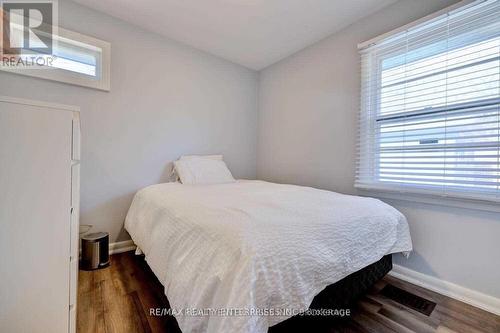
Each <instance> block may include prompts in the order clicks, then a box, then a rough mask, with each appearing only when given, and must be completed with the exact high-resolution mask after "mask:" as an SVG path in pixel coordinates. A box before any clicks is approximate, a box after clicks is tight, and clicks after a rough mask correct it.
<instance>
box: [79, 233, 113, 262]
mask: <svg viewBox="0 0 500 333" xmlns="http://www.w3.org/2000/svg"><path fill="white" fill-rule="evenodd" d="M108 266H109V234H108V233H107V232H94V233H91V234H87V235H85V236H83V237H82V259H81V261H80V269H83V270H85V271H92V270H95V269H99V268H104V267H108Z"/></svg>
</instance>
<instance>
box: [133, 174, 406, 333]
mask: <svg viewBox="0 0 500 333" xmlns="http://www.w3.org/2000/svg"><path fill="white" fill-rule="evenodd" d="M125 227H126V229H127V231H128V232H129V233H130V235H131V237H132V239H133V241H134V242H135V244H137V246H138V247H139V248H140V249H141V250H142V251H143V252H144V254H145V258H146V260H147V262H148V264H149V266H150V267H151V269H152V270H153V272H154V273H155V275H156V276H157V277H158V279H159V280H160V282H161V283H162V284H163V285H164V287H165V293H166V295H167V297H168V299H169V302H170V305H171V307H172V308H173V309H174V315H175V316H176V319H177V321H178V323H179V327H180V328H181V330H182V331H184V332H256V333H259V332H267V330H268V328H269V327H271V326H273V325H275V324H277V323H279V322H281V321H284V320H286V319H288V318H290V317H292V316H294V315H296V314H297V313H298V312H302V311H305V310H306V309H308V308H309V306H310V305H311V302H312V300H313V298H314V297H315V296H316V295H318V294H319V293H320V292H321V291H322V290H323V289H325V287H327V286H328V285H331V284H333V283H335V282H337V281H340V280H342V279H343V278H345V277H346V276H348V275H350V274H352V273H354V272H357V271H359V270H361V269H362V268H364V267H366V266H368V265H370V264H373V263H375V262H377V261H378V260H380V259H381V258H382V257H384V256H385V255H387V254H390V253H396V252H408V251H411V249H412V245H411V238H410V234H409V229H408V224H407V222H406V219H405V218H404V216H403V215H402V214H401V213H399V212H398V211H397V210H396V209H394V208H392V207H391V206H389V205H387V204H385V203H383V202H381V201H379V200H377V199H373V198H362V197H357V196H349V195H342V194H339V193H334V192H330V191H323V190H318V189H313V188H309V187H301V186H293V185H282V184H273V183H268V182H262V181H238V182H236V183H229V184H218V185H203V186H200V185H182V184H180V183H167V184H158V185H153V186H150V187H148V188H145V189H143V190H141V191H139V192H138V193H137V194H136V196H135V197H134V200H133V202H132V205H131V207H130V210H129V213H128V215H127V218H126V221H125ZM186 309H191V310H192V309H196V311H194V312H193V311H190V312H189V313H187V312H186ZM207 311H208V312H207ZM207 313H209V314H210V315H203V314H207ZM198 314H199V315H198Z"/></svg>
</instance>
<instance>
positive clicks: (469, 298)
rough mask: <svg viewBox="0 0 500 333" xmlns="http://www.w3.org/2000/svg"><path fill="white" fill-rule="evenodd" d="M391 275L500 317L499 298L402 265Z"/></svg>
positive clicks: (395, 267)
mask: <svg viewBox="0 0 500 333" xmlns="http://www.w3.org/2000/svg"><path fill="white" fill-rule="evenodd" d="M389 275H391V276H393V277H395V278H398V279H400V280H404V281H407V282H409V283H412V284H415V285H417V286H420V287H423V288H426V289H429V290H432V291H434V292H436V293H438V294H441V295H445V296H448V297H451V298H454V299H456V300H459V301H461V302H464V303H467V304H470V305H472V306H475V307H477V308H480V309H483V310H485V311H488V312H491V313H494V314H496V315H500V299H499V298H496V297H493V296H489V295H486V294H483V293H481V292H479V291H475V290H472V289H468V288H465V287H462V286H459V285H457V284H454V283H452V282H448V281H444V280H441V279H439V278H436V277H433V276H430V275H426V274H422V273H419V272H416V271H414V270H411V269H409V268H406V267H403V266H400V265H393V269H392V271H390V272H389Z"/></svg>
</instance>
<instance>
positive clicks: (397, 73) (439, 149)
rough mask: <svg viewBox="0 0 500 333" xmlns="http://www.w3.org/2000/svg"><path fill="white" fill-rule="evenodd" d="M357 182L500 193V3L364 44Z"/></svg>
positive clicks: (449, 192) (493, 196) (475, 194)
mask: <svg viewBox="0 0 500 333" xmlns="http://www.w3.org/2000/svg"><path fill="white" fill-rule="evenodd" d="M360 53H361V58H362V101H361V116H360V142H359V156H358V168H357V178H356V186H357V187H361V188H368V189H382V190H384V189H385V190H396V191H408V192H423V193H430V194H438V195H446V196H457V197H467V198H477V199H485V200H495V201H496V200H500V1H499V0H487V1H484V0H483V1H477V2H474V3H471V4H469V5H466V6H463V7H461V8H458V9H454V10H451V11H448V12H445V13H444V14H441V15H438V16H435V17H433V18H432V19H429V20H426V21H425V22H422V23H419V24H417V25H415V26H413V27H411V28H408V29H406V30H404V31H401V32H398V33H395V34H393V35H392V36H389V37H386V38H383V39H381V40H379V41H377V42H376V43H374V44H371V45H368V46H367V47H364V48H362V49H361V51H360Z"/></svg>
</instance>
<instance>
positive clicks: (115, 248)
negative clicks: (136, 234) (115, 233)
mask: <svg viewBox="0 0 500 333" xmlns="http://www.w3.org/2000/svg"><path fill="white" fill-rule="evenodd" d="M135 248H136V246H135V244H134V242H133V241H132V240H131V239H130V240H126V241H123V242H116V243H110V244H109V254H110V255H111V254H117V253H123V252H127V251H132V250H135Z"/></svg>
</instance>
